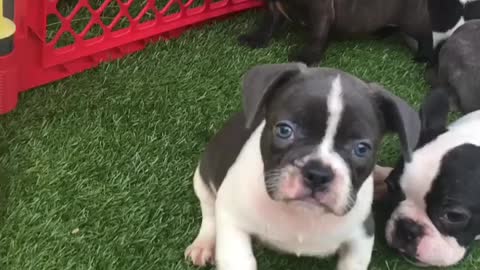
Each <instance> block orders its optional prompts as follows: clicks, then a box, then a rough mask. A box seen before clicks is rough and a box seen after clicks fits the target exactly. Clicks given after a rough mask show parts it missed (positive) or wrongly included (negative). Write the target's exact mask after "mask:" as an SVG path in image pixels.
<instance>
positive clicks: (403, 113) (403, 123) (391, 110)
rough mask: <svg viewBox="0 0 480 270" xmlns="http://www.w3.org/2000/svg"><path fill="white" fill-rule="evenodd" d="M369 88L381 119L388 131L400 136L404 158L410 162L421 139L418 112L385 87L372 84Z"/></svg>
mask: <svg viewBox="0 0 480 270" xmlns="http://www.w3.org/2000/svg"><path fill="white" fill-rule="evenodd" d="M369 86H370V89H371V91H372V92H371V94H372V95H373V97H374V100H375V102H376V104H377V106H378V108H379V111H380V113H381V118H383V122H384V125H385V128H386V131H389V132H394V133H397V134H398V136H399V138H400V143H401V146H402V154H403V158H404V160H405V161H407V162H408V161H410V160H411V156H412V151H413V149H414V148H415V146H416V145H417V143H418V139H419V137H420V127H421V124H420V118H419V117H418V112H417V111H415V109H413V108H412V107H411V106H410V105H409V104H408V103H407V102H405V101H404V100H403V99H401V98H399V97H397V96H395V95H394V94H392V93H390V92H389V91H387V90H386V89H385V88H383V86H381V85H379V84H376V83H371V84H369Z"/></svg>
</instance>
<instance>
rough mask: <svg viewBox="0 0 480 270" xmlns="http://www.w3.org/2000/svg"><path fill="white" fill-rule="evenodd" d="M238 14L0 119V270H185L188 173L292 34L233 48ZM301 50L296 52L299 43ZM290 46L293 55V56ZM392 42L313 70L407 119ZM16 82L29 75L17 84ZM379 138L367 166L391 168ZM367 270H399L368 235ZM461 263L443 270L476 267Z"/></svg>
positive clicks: (404, 82)
mask: <svg viewBox="0 0 480 270" xmlns="http://www.w3.org/2000/svg"><path fill="white" fill-rule="evenodd" d="M254 17H255V14H254V13H253V12H252V13H249V14H245V15H242V16H239V17H235V18H232V19H230V20H228V21H223V22H221V23H217V24H214V25H211V26H206V27H204V28H202V29H198V30H194V31H191V32H188V33H186V34H185V35H184V36H182V37H181V38H180V39H178V40H175V41H168V42H163V43H158V44H155V45H152V46H150V47H148V48H147V49H146V50H145V51H142V52H140V53H137V54H134V55H131V56H129V57H127V58H125V59H122V60H119V61H115V62H111V63H106V64H103V65H101V66H100V67H99V68H97V69H94V70H90V71H87V72H85V73H82V74H79V75H76V76H74V77H72V78H69V79H66V80H62V81H59V82H57V83H53V84H51V85H48V86H45V87H41V88H39V89H36V90H34V91H30V92H27V93H24V94H22V95H21V99H20V104H19V106H18V108H17V109H16V110H15V111H14V112H12V113H10V114H8V115H5V116H0V151H1V156H0V168H1V174H0V175H1V178H0V203H1V208H0V209H1V212H0V213H1V216H0V269H8V270H14V269H21V270H27V269H36V270H37V269H65V270H66V269H176V270H177V269H194V268H193V267H192V266H190V265H189V264H188V263H187V262H185V261H184V259H183V252H184V249H185V247H186V246H187V245H189V244H190V242H191V241H192V240H193V239H194V237H195V236H196V234H197V232H198V228H199V225H200V221H201V217H200V209H199V205H198V202H197V200H196V198H195V196H194V193H193V189H192V181H191V178H192V172H193V170H194V168H195V166H196V163H197V158H198V156H199V154H200V152H201V151H202V149H203V147H204V146H205V143H206V142H207V140H208V139H209V138H210V137H211V136H212V135H213V134H214V132H215V131H216V130H218V129H219V128H220V127H221V125H222V123H223V122H224V120H225V119H227V118H228V117H229V116H230V114H231V113H232V112H233V111H235V110H237V109H238V108H239V106H240V77H241V75H242V74H243V73H244V72H245V71H246V70H247V69H248V68H250V67H252V66H253V65H256V64H261V63H279V62H285V61H287V56H288V54H289V53H290V52H291V50H292V49H293V47H294V46H295V45H297V44H299V41H298V37H297V36H296V35H291V34H290V35H288V36H287V37H286V38H282V39H279V40H276V41H274V42H273V44H272V46H271V47H269V48H266V49H262V50H251V49H247V48H244V47H241V46H239V45H238V44H237V42H236V38H237V35H238V34H239V33H242V32H245V31H247V30H248V29H250V27H251V25H252V24H253V22H254ZM300 44H301V42H300ZM295 47H296V46H295ZM411 58H412V55H411V53H410V51H408V50H407V49H406V48H405V47H403V46H402V45H401V44H400V43H399V42H398V40H384V41H350V42H341V43H340V42H336V43H333V44H332V45H331V47H330V48H329V50H328V51H327V54H326V59H325V61H324V62H323V64H322V65H323V66H328V67H335V68H339V69H342V70H345V71H347V72H351V73H353V74H354V75H357V76H359V77H360V78H362V79H365V80H370V81H377V82H380V83H382V84H384V85H385V86H386V87H387V88H389V89H390V90H391V91H393V92H394V93H396V94H397V95H399V96H401V97H403V98H405V99H406V100H407V101H409V102H410V103H411V104H414V105H415V107H418V105H419V103H420V101H421V98H422V97H423V95H424V93H425V90H426V88H427V87H426V84H425V82H424V81H423V75H422V72H423V67H422V66H421V65H418V64H415V63H414V62H413V61H412V60H411ZM27 75H28V74H27ZM397 154H398V145H397V144H396V140H392V139H391V138H389V139H388V140H387V142H386V143H385V146H384V148H383V149H382V155H381V159H380V162H381V163H383V164H389V165H391V164H393V162H394V161H395V159H396V157H397ZM379 232H380V233H378V234H377V244H376V247H375V251H374V254H373V260H372V264H371V268H370V269H388V270H390V269H392V270H393V269H399V270H400V269H412V268H414V267H413V266H411V265H410V264H407V263H406V262H405V261H404V260H403V259H402V258H400V257H399V256H398V255H396V254H395V253H393V252H391V251H390V250H389V249H387V248H386V245H385V243H384V240H383V234H382V233H381V229H379ZM256 257H257V260H258V263H259V269H275V270H277V269H284V270H288V269H295V270H302V269H309V270H310V269H334V265H335V262H336V261H335V260H334V259H333V258H331V259H312V258H297V257H295V256H286V255H281V254H278V253H276V252H272V251H269V250H267V249H264V248H263V247H261V246H257V247H256ZM479 258H480V254H479V252H474V253H473V254H472V255H471V256H469V257H468V258H467V259H466V261H465V262H463V263H462V264H461V265H460V266H457V267H453V268H452V269H477V268H480V259H479Z"/></svg>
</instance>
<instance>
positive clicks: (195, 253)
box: [185, 167, 216, 266]
mask: <svg viewBox="0 0 480 270" xmlns="http://www.w3.org/2000/svg"><path fill="white" fill-rule="evenodd" d="M193 187H194V190H195V194H196V195H197V198H198V200H199V201H200V208H201V210H202V224H201V226H200V231H199V232H198V235H197V237H196V238H195V240H194V241H193V243H192V244H191V245H190V246H188V247H187V249H186V250H185V258H189V259H190V260H191V261H192V263H193V264H194V265H196V266H205V265H206V264H213V263H214V262H215V235H216V228H215V195H214V194H213V192H212V191H211V190H210V189H209V187H208V186H207V185H206V183H205V182H204V181H203V179H202V177H201V175H200V172H199V169H198V167H197V169H196V171H195V175H194V177H193Z"/></svg>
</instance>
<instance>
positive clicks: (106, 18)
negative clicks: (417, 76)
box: [0, 0, 262, 114]
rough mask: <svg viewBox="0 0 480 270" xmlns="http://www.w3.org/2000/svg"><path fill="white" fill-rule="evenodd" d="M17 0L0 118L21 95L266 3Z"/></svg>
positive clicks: (1, 63)
mask: <svg viewBox="0 0 480 270" xmlns="http://www.w3.org/2000/svg"><path fill="white" fill-rule="evenodd" d="M7 1H8V0H7ZM12 1H13V0H12ZM14 1H15V19H14V21H15V23H16V25H17V32H16V34H15V37H14V50H13V52H12V53H10V54H8V55H6V56H0V114H3V113H7V112H9V111H11V110H12V109H14V108H15V106H16V103H17V96H18V93H19V92H21V91H26V90H29V89H31V88H34V87H37V86H39V85H42V84H46V83H49V82H53V81H56V80H59V79H62V78H65V77H67V76H70V75H72V74H75V73H78V72H81V71H84V70H85V69H88V68H92V67H95V66H97V65H98V64H99V63H101V62H103V61H108V60H112V59H116V58H120V57H123V56H125V55H127V54H129V53H132V52H135V51H138V50H141V49H143V48H144V47H145V45H146V44H147V43H148V42H151V41H157V40H162V39H170V38H175V37H178V36H179V35H181V34H182V33H183V31H185V30H186V29H187V28H188V27H191V26H193V25H198V24H201V23H204V22H207V21H209V20H211V19H214V18H219V17H224V16H226V15H230V14H232V13H235V12H240V11H244V10H247V9H250V8H255V7H259V6H261V5H262V2H261V0H14Z"/></svg>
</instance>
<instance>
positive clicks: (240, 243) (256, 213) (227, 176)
mask: <svg viewBox="0 0 480 270" xmlns="http://www.w3.org/2000/svg"><path fill="white" fill-rule="evenodd" d="M243 101H244V102H243V105H244V108H243V111H242V112H239V113H237V114H235V115H234V116H233V117H232V118H230V120H229V121H228V122H227V123H226V125H225V126H224V127H223V128H222V129H221V130H220V131H219V132H218V133H217V134H216V136H215V137H214V138H213V139H212V140H211V141H210V143H209V144H208V146H207V148H206V150H205V152H204V153H203V155H202V157H201V160H200V162H199V166H198V168H197V169H196V171H195V175H194V180H193V182H194V190H195V193H196V195H197V197H198V199H199V201H200V206H201V210H202V224H201V227H200V231H199V233H198V236H197V237H196V239H195V241H194V242H193V243H192V244H191V245H190V246H189V247H188V248H187V249H186V251H185V256H186V257H188V258H190V259H191V260H192V261H193V263H194V264H195V265H204V264H206V263H207V262H213V261H214V257H215V262H216V264H217V269H220V270H236V269H238V270H240V269H241V270H254V269H256V268H257V266H256V260H255V257H254V255H253V252H252V244H251V241H252V238H255V239H258V240H260V241H262V242H263V243H265V244H267V245H268V246H270V247H273V248H274V249H277V250H279V251H283V252H286V253H291V254H296V255H298V256H302V255H303V256H318V257H322V256H328V255H331V254H335V253H338V254H339V256H340V258H339V263H338V268H337V269H340V270H354V269H355V270H366V269H367V267H368V265H369V262H370V258H371V252H372V248H373V243H374V231H373V226H374V224H373V220H372V217H371V204H372V200H373V179H372V174H373V173H372V172H373V170H374V167H375V161H376V156H377V150H378V147H379V144H380V142H381V139H382V136H383V135H384V133H385V132H388V131H391V132H395V133H397V134H399V137H400V139H401V141H402V142H403V144H402V145H403V152H404V154H405V156H406V157H407V159H408V158H409V155H410V153H411V147H412V146H413V145H415V144H416V142H417V140H418V136H419V132H420V120H419V118H418V114H417V113H416V112H415V111H414V110H413V109H412V108H411V107H410V106H409V105H408V104H407V103H405V102H404V101H403V100H401V99H400V98H398V97H396V96H394V95H392V94H391V93H389V92H388V91H386V90H384V89H383V88H382V87H381V86H379V85H376V84H367V83H365V82H363V81H361V80H360V79H357V78H355V77H354V76H352V75H349V74H347V73H344V72H341V71H338V70H334V69H327V68H322V69H320V68H318V69H313V68H307V66H305V65H304V64H297V63H291V64H271V65H260V66H257V67H254V68H252V69H251V70H249V71H248V72H247V73H246V74H245V76H244V81H243Z"/></svg>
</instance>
